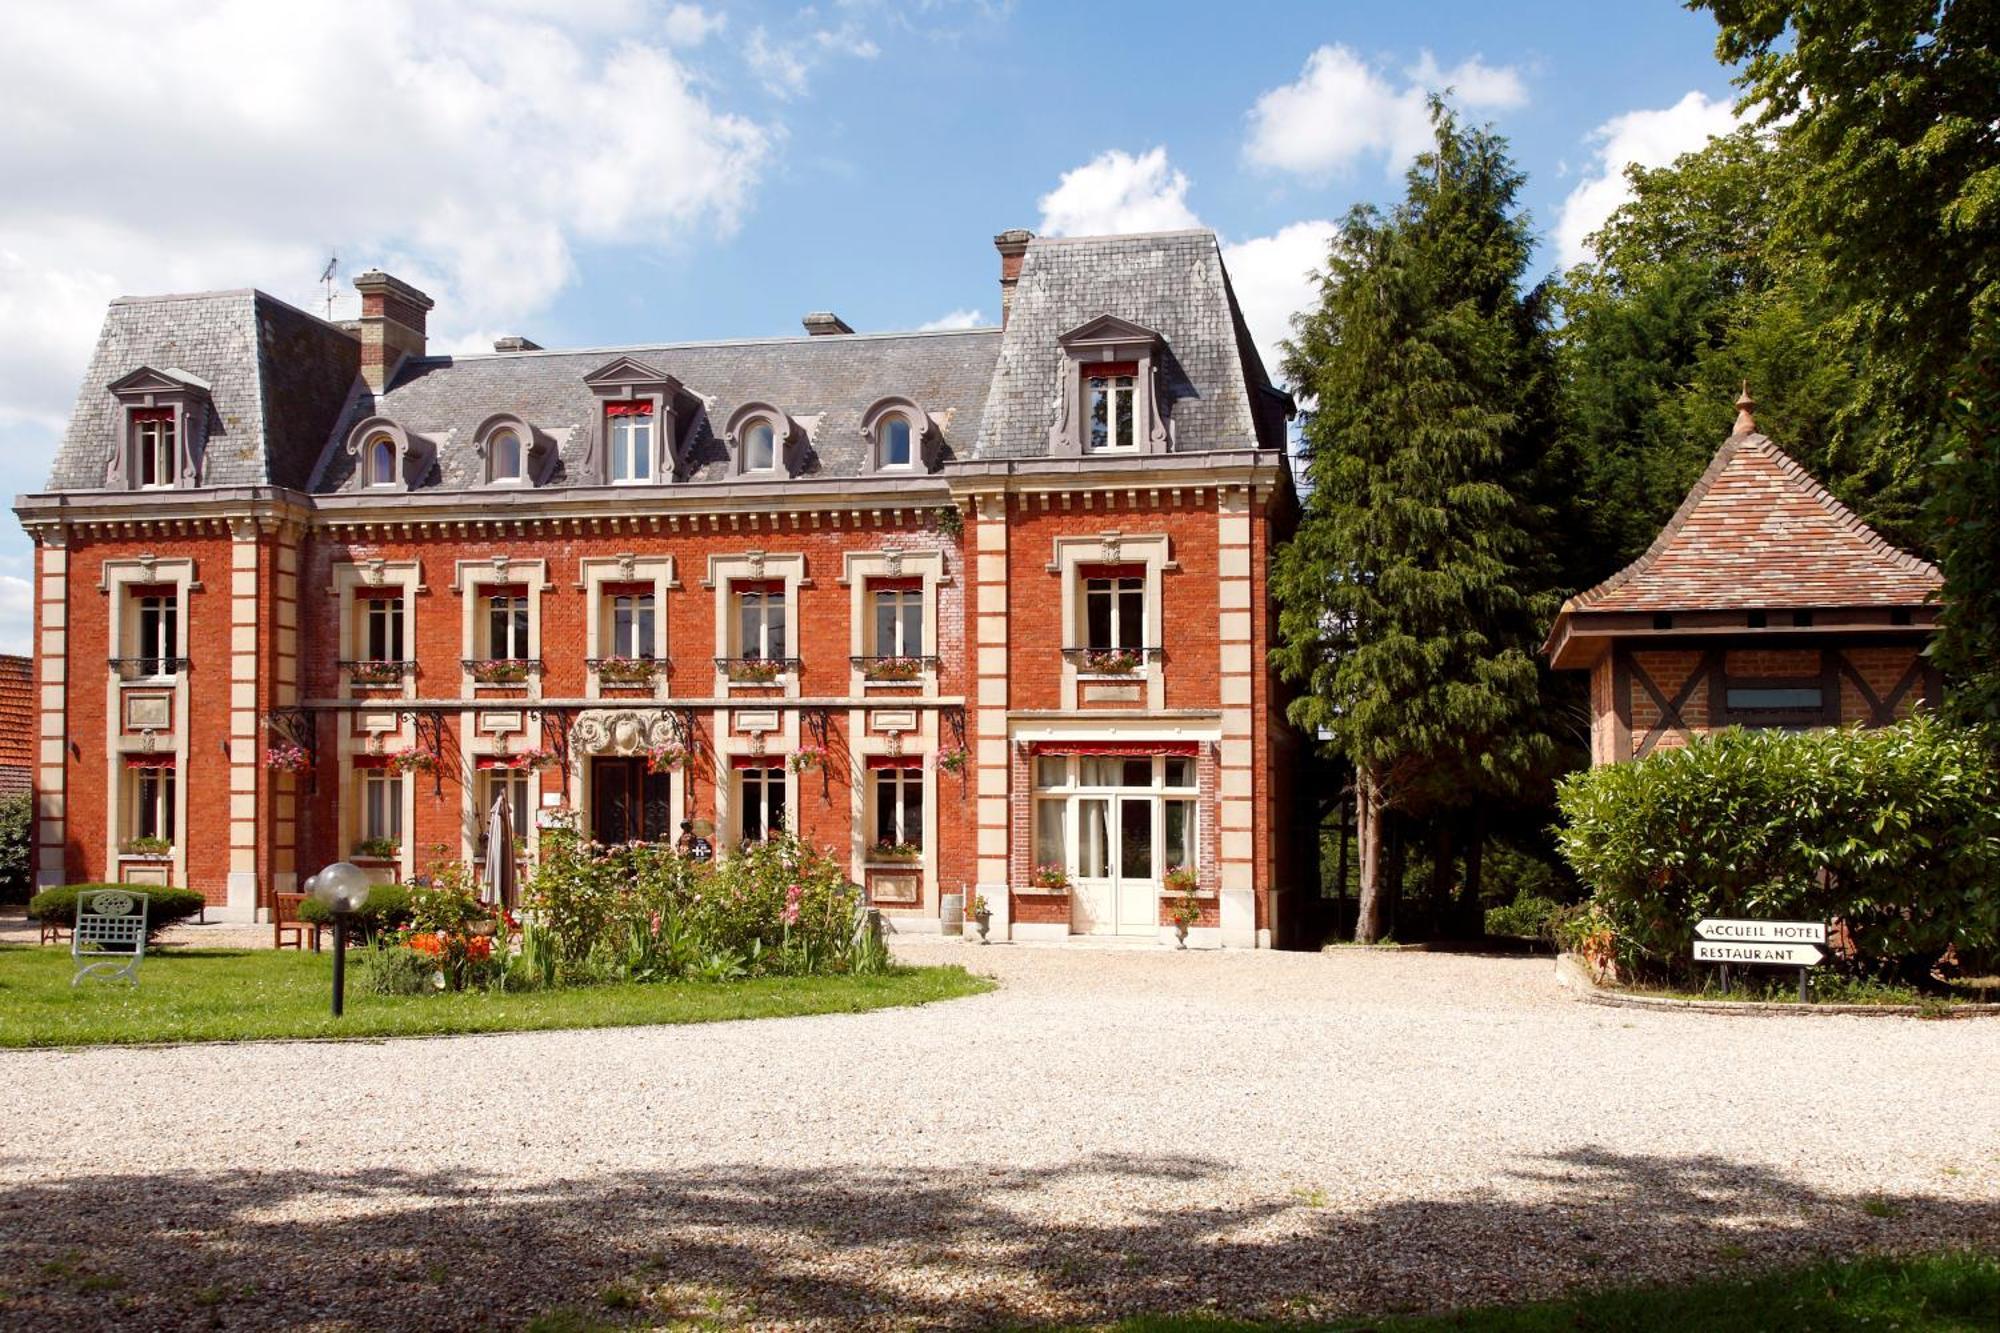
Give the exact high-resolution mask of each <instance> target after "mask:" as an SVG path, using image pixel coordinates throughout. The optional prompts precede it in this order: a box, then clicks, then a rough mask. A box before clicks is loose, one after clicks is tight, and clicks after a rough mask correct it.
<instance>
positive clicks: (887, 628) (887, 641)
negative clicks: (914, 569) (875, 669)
mask: <svg viewBox="0 0 2000 1333" xmlns="http://www.w3.org/2000/svg"><path fill="white" fill-rule="evenodd" d="M923 655H924V594H923V590H922V589H920V588H878V589H876V590H875V656H877V657H922V656H923Z"/></svg>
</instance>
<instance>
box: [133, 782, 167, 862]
mask: <svg viewBox="0 0 2000 1333" xmlns="http://www.w3.org/2000/svg"><path fill="white" fill-rule="evenodd" d="M126 801H127V804H128V810H127V814H126V820H125V828H126V837H127V839H128V840H129V841H130V842H131V843H135V844H138V845H139V846H141V847H143V848H145V849H147V850H152V849H153V848H154V847H155V846H156V845H158V844H161V843H164V844H166V845H168V846H171V845H172V844H173V841H174V770H173V769H172V768H171V767H161V768H133V769H130V770H128V771H127V774H126Z"/></svg>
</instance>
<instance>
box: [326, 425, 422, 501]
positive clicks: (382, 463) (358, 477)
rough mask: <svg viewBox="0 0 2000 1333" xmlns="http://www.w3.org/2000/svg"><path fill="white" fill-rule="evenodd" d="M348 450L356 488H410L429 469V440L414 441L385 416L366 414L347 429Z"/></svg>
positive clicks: (366, 489) (386, 489)
mask: <svg viewBox="0 0 2000 1333" xmlns="http://www.w3.org/2000/svg"><path fill="white" fill-rule="evenodd" d="M347 452H348V453H350V454H352V455H353V456H354V481H353V483H352V484H353V485H354V487H355V488H356V489H358V490H364V491H391V490H394V491H407V490H411V489H414V488H415V486H416V484H417V483H418V482H419V481H421V480H423V476H424V473H425V472H427V471H428V470H429V468H430V461H431V455H430V448H429V445H428V443H427V442H425V441H422V440H415V441H413V440H412V439H411V438H410V435H409V432H408V431H405V430H404V429H403V428H402V427H401V426H399V425H397V424H396V423H395V422H393V421H391V420H389V418H387V417H369V418H368V419H367V420H366V421H363V422H361V423H360V424H358V425H356V426H355V428H354V429H353V430H351V431H349V432H348V433H347Z"/></svg>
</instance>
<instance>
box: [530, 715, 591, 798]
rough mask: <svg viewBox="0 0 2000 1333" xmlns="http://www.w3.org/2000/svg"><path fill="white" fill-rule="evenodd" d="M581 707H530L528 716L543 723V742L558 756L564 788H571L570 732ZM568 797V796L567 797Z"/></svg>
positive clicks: (566, 789)
mask: <svg viewBox="0 0 2000 1333" xmlns="http://www.w3.org/2000/svg"><path fill="white" fill-rule="evenodd" d="M582 711H583V710H582V709H581V708H561V707H555V708H530V709H529V710H528V716H529V717H530V718H532V719H533V720H535V721H537V722H540V723H541V724H542V744H544V745H546V746H548V748H549V753H550V754H552V755H554V756H555V757H556V769H557V771H558V772H560V773H561V774H562V781H563V790H564V791H565V792H567V791H568V790H569V764H570V749H569V733H570V728H571V727H573V726H575V725H576V718H577V714H579V713H581V712H582ZM565 799H567V797H565Z"/></svg>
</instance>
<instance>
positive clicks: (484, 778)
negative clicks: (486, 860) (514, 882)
mask: <svg viewBox="0 0 2000 1333" xmlns="http://www.w3.org/2000/svg"><path fill="white" fill-rule="evenodd" d="M502 796H505V797H506V798H507V811H508V816H507V817H508V819H509V820H510V821H511V823H512V825H513V829H514V846H515V848H516V849H519V848H520V847H521V845H522V843H523V841H524V839H525V838H526V836H527V835H526V834H525V833H523V831H522V830H524V829H525V828H527V827H528V821H529V819H530V818H531V817H532V813H531V811H530V810H529V807H528V774H527V771H526V770H525V769H519V768H489V769H485V770H483V771H482V772H481V773H480V775H479V808H478V809H477V810H475V811H473V814H474V816H475V817H476V818H477V820H478V828H479V839H478V841H479V855H480V856H481V857H484V856H485V855H486V831H487V828H488V827H489V826H490V825H491V823H492V815H493V803H494V802H495V801H497V800H499V799H500V798H501V797H502Z"/></svg>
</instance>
